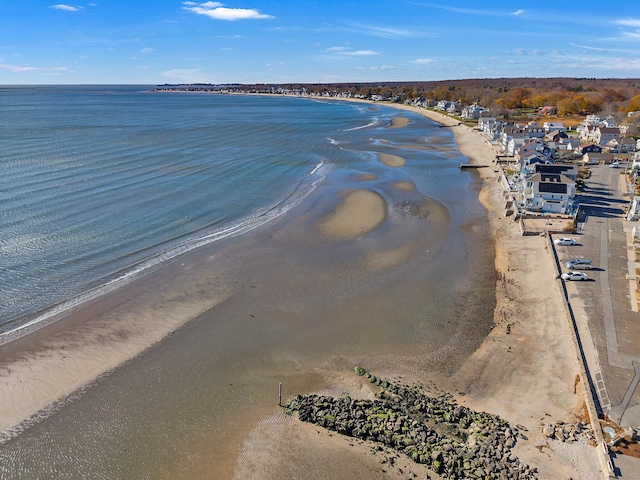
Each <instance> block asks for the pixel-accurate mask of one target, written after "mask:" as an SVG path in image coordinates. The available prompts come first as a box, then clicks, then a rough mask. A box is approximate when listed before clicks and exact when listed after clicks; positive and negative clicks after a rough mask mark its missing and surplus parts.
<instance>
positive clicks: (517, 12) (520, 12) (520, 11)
mask: <svg viewBox="0 0 640 480" xmlns="http://www.w3.org/2000/svg"><path fill="white" fill-rule="evenodd" d="M523 13H524V10H522V9H520V10H516V11H515V12H511V15H515V16H516V17H517V16H518V15H522V14H523Z"/></svg>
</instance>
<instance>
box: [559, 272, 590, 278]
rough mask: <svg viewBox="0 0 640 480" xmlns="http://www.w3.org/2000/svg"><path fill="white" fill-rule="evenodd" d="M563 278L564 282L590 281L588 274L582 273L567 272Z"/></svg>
mask: <svg viewBox="0 0 640 480" xmlns="http://www.w3.org/2000/svg"><path fill="white" fill-rule="evenodd" d="M561 277H562V279H563V280H589V277H587V274H586V273H582V272H566V273H563V274H562V275H561Z"/></svg>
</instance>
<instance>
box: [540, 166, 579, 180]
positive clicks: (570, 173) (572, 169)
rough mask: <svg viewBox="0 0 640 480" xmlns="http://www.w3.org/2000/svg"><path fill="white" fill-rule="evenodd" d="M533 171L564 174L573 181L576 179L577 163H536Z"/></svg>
mask: <svg viewBox="0 0 640 480" xmlns="http://www.w3.org/2000/svg"><path fill="white" fill-rule="evenodd" d="M535 173H555V174H558V175H564V176H565V177H568V178H570V179H571V180H573V181H574V182H575V181H576V180H577V179H578V165H574V164H572V163H553V164H539V165H536V168H535Z"/></svg>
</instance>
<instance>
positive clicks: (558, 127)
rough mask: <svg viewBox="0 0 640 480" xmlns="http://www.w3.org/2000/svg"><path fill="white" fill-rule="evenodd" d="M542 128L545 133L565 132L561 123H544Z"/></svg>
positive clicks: (565, 129)
mask: <svg viewBox="0 0 640 480" xmlns="http://www.w3.org/2000/svg"><path fill="white" fill-rule="evenodd" d="M542 127H543V128H544V131H545V132H546V133H549V132H566V131H567V127H565V126H564V125H563V124H562V122H544V123H543V124H542Z"/></svg>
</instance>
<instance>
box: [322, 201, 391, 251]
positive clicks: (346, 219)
mask: <svg viewBox="0 0 640 480" xmlns="http://www.w3.org/2000/svg"><path fill="white" fill-rule="evenodd" d="M386 216H387V204H386V202H385V201H384V199H383V198H382V197H381V196H380V195H379V194H377V193H375V192H373V191H371V190H354V191H350V192H347V193H346V195H345V197H344V200H343V202H342V203H341V204H340V205H339V206H338V207H337V208H336V209H335V210H334V211H333V212H331V213H330V214H328V215H327V216H326V217H325V218H324V220H323V221H322V222H320V230H321V231H322V233H324V234H325V235H328V236H330V237H335V238H340V239H350V238H356V237H359V236H361V235H364V234H365V233H368V232H370V231H372V230H374V229H375V228H376V227H378V226H379V225H380V224H381V223H382V222H384V220H385V218H386Z"/></svg>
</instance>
